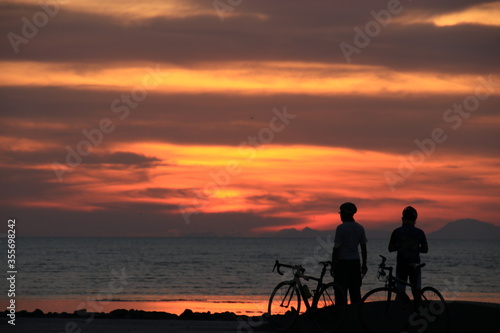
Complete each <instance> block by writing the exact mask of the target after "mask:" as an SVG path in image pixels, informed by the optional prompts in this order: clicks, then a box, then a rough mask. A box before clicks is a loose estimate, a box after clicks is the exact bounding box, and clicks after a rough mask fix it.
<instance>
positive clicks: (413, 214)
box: [403, 206, 418, 221]
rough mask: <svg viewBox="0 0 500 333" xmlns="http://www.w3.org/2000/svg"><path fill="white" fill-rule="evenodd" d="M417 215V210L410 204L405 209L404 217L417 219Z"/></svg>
mask: <svg viewBox="0 0 500 333" xmlns="http://www.w3.org/2000/svg"><path fill="white" fill-rule="evenodd" d="M417 217H418V213H417V210H416V209H415V208H413V207H412V206H408V207H406V208H405V209H403V218H404V219H405V220H411V221H416V220H417Z"/></svg>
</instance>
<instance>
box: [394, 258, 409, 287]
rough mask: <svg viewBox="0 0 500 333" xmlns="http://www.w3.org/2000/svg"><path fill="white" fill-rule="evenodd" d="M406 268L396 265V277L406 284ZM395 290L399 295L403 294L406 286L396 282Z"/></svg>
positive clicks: (401, 264) (405, 265)
mask: <svg viewBox="0 0 500 333" xmlns="http://www.w3.org/2000/svg"><path fill="white" fill-rule="evenodd" d="M408 268H409V267H408V264H405V263H398V264H397V265H396V277H397V278H398V279H400V280H403V281H405V282H406V281H407V280H408ZM396 288H397V289H398V291H399V292H400V293H404V292H405V291H406V285H405V284H404V283H401V282H399V281H398V282H396Z"/></svg>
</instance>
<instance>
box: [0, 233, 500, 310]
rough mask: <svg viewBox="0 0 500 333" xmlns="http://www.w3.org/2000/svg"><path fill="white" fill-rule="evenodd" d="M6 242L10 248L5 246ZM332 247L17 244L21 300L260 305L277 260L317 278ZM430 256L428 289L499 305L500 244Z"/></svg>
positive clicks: (108, 241) (118, 241) (215, 242)
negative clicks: (243, 301)
mask: <svg viewBox="0 0 500 333" xmlns="http://www.w3.org/2000/svg"><path fill="white" fill-rule="evenodd" d="M1 241H2V244H1V245H2V248H5V239H2V240H1ZM387 242H388V240H386V239H371V240H369V243H368V251H369V258H368V260H369V267H368V269H369V271H368V274H367V276H366V277H365V279H364V281H363V283H364V285H363V290H362V293H365V292H366V291H368V290H370V289H372V288H374V287H376V286H381V285H382V282H379V281H378V280H377V279H376V270H377V265H378V263H379V262H380V259H379V257H378V255H379V254H383V255H385V256H387V257H388V258H389V263H390V264H395V254H394V253H392V254H389V253H388V252H387ZM331 246H332V239H331V238H330V239H329V238H327V237H323V238H320V239H282V238H257V239H256V238H243V239H241V238H18V239H17V268H18V274H17V281H16V288H17V290H16V297H17V298H19V299H49V300H50V299H64V300H68V299H85V298H88V297H93V296H94V297H95V296H96V295H99V297H100V298H101V299H107V300H113V301H164V302H165V301H176V300H193V299H203V298H204V297H206V296H218V297H221V298H224V297H225V296H231V297H238V296H241V297H242V298H244V297H253V296H256V297H257V296H258V297H261V298H262V297H268V296H269V295H270V293H271V291H272V290H273V288H274V286H275V285H276V284H277V283H278V282H280V281H281V280H283V279H284V277H282V276H280V275H278V274H276V273H273V272H272V268H273V265H274V261H275V260H276V259H279V260H280V261H281V262H283V263H293V264H302V265H303V266H304V267H305V268H306V269H307V272H306V273H309V274H311V275H318V274H319V266H317V265H316V264H315V262H317V261H318V260H325V259H329V258H330V254H329V253H330V252H329V251H331ZM429 248H430V250H429V253H428V254H426V255H423V256H422V258H423V260H422V261H423V262H426V263H427V266H426V267H425V268H424V270H423V285H432V286H435V287H436V288H438V289H439V290H441V291H442V292H443V294H444V295H445V297H447V298H448V299H449V300H454V299H456V300H475V301H486V302H500V265H499V263H500V242H499V241H491V240H477V241H476V240H458V241H457V240H430V241H429ZM5 264H6V263H5ZM5 264H4V267H5ZM5 271H7V269H6V267H5V268H4V272H5ZM328 279H329V280H330V279H331V277H330V276H329V275H328ZM1 281H2V282H1V284H0V286H1V288H2V290H4V291H5V290H8V286H7V282H6V279H2V280H1ZM310 284H311V286H312V283H310ZM5 294H6V293H4V292H2V299H4V298H5V297H6V295H5Z"/></svg>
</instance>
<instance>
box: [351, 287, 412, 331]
mask: <svg viewBox="0 0 500 333" xmlns="http://www.w3.org/2000/svg"><path fill="white" fill-rule="evenodd" d="M411 310H412V309H411V303H410V300H409V298H408V296H406V294H397V293H396V291H395V290H390V289H389V288H385V287H382V288H376V289H373V290H371V291H369V292H368V293H366V295H365V296H363V298H362V299H361V304H360V305H359V318H360V321H361V323H362V324H363V326H364V327H365V328H366V329H367V330H368V331H369V332H372V333H400V332H402V331H404V330H405V328H406V327H408V318H409V317H410V313H411Z"/></svg>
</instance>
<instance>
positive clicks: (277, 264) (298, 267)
mask: <svg viewBox="0 0 500 333" xmlns="http://www.w3.org/2000/svg"><path fill="white" fill-rule="evenodd" d="M319 263H320V264H322V265H323V268H324V269H326V267H328V265H331V264H332V262H331V261H320V262H319ZM281 267H286V268H290V269H292V270H293V271H295V272H298V273H299V275H301V276H303V277H304V278H307V279H309V278H313V277H312V276H304V273H305V272H306V269H305V268H304V267H302V266H301V265H287V264H282V263H280V262H279V260H276V261H275V262H274V267H273V272H274V270H276V271H277V272H278V274H279V275H283V274H284V273H283V272H282V271H281V270H280V268H281ZM294 274H295V273H294ZM313 279H315V278H313Z"/></svg>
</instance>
